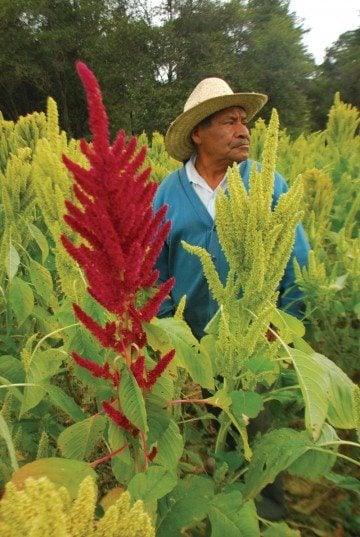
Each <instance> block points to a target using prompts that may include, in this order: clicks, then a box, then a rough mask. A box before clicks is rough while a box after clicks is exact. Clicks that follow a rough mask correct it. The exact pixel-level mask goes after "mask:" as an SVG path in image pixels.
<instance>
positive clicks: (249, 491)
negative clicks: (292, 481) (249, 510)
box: [243, 429, 312, 499]
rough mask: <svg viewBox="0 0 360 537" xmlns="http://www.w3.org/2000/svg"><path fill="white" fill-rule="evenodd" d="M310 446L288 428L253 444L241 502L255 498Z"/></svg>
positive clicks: (272, 433)
mask: <svg viewBox="0 0 360 537" xmlns="http://www.w3.org/2000/svg"><path fill="white" fill-rule="evenodd" d="M311 446H312V444H311V442H310V439H309V438H308V436H307V434H306V433H305V434H304V433H300V432H298V431H294V430H292V429H276V430H273V431H271V432H269V433H266V434H265V435H264V436H262V438H261V439H260V440H259V441H258V442H257V443H255V445H254V450H253V457H252V459H251V462H250V464H249V467H248V471H247V472H246V474H245V487H244V490H243V494H244V498H245V499H249V498H250V499H253V498H255V497H256V496H257V495H258V494H259V492H261V490H262V489H263V488H264V487H265V486H266V485H268V484H269V483H272V482H273V481H274V479H275V478H276V476H277V475H278V474H279V473H280V472H282V471H283V470H286V468H288V467H289V466H290V465H291V464H292V463H293V462H294V461H296V459H298V458H299V457H300V456H301V455H303V454H304V453H305V452H306V451H307V450H308V449H309V448H310V447H311Z"/></svg>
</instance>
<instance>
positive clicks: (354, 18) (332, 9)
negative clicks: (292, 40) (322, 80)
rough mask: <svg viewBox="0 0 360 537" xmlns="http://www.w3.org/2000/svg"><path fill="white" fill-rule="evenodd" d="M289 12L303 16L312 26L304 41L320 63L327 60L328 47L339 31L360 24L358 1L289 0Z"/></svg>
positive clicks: (341, 31) (335, 39) (304, 21)
mask: <svg viewBox="0 0 360 537" xmlns="http://www.w3.org/2000/svg"><path fill="white" fill-rule="evenodd" d="M289 7H290V9H289V11H290V12H293V11H294V12H295V13H296V15H297V16H298V17H300V18H301V19H304V20H303V22H302V26H303V28H304V29H309V32H308V33H307V34H305V35H304V36H303V43H304V45H305V47H306V48H307V50H308V52H310V53H311V54H312V55H313V56H314V58H315V62H316V63H317V64H321V63H322V62H323V60H324V56H325V49H326V48H327V47H330V46H331V45H332V44H333V43H334V42H335V41H337V39H338V37H339V36H340V34H343V33H344V32H347V31H348V30H355V29H356V28H358V27H359V26H360V1H359V0H336V1H335V0H290V6H289Z"/></svg>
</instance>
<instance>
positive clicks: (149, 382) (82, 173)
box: [61, 62, 175, 435]
mask: <svg viewBox="0 0 360 537" xmlns="http://www.w3.org/2000/svg"><path fill="white" fill-rule="evenodd" d="M76 69H77V72H78V74H79V76H80V78H81V80H82V83H83V85H84V88H85V92H86V96H87V102H88V110H89V127H90V131H91V134H92V142H87V141H85V140H81V141H80V149H81V151H82V153H83V154H84V155H85V157H86V158H87V160H88V163H89V166H87V167H83V166H81V165H80V164H78V163H76V162H73V161H72V160H71V159H70V158H69V157H67V156H63V162H64V164H65V166H66V167H67V168H68V170H69V171H70V172H71V173H72V174H73V176H74V180H75V184H74V188H73V194H74V197H75V200H74V201H70V200H67V201H66V209H67V214H66V215H65V216H64V219H65V221H66V223H67V224H68V226H69V227H70V228H71V229H72V230H73V231H74V232H75V233H77V234H78V235H79V236H80V238H81V239H82V243H80V244H78V243H77V242H76V244H75V243H73V242H72V241H71V239H70V238H69V237H66V236H62V237H61V240H62V244H63V246H64V248H65V249H66V250H67V251H68V253H69V254H70V256H72V258H73V259H74V260H75V261H76V262H77V263H78V264H79V266H80V268H81V269H82V271H83V273H84V276H85V278H86V281H87V285H88V292H89V294H90V295H91V296H92V297H93V298H94V299H95V300H96V301H97V302H98V303H99V304H100V305H101V306H102V307H103V308H104V310H105V311H106V312H107V315H108V320H107V322H106V323H105V326H102V325H101V324H99V322H98V321H97V320H95V319H94V318H93V317H91V315H89V314H88V313H86V312H85V311H84V310H83V308H82V307H81V306H80V305H77V304H74V305H73V307H74V312H75V315H76V316H77V318H78V319H79V321H80V322H81V323H82V324H83V325H84V326H85V327H86V328H87V329H88V330H89V332H90V333H91V334H92V335H93V336H94V337H96V339H97V340H98V341H99V342H100V343H101V345H102V346H103V347H104V348H107V349H112V350H113V351H114V352H115V353H117V354H119V355H121V356H122V358H123V359H124V360H125V362H126V363H127V365H128V366H129V367H130V370H131V372H132V374H133V375H134V377H135V379H136V381H137V383H138V386H139V387H140V389H141V390H145V391H149V390H151V388H152V387H153V385H154V384H155V382H156V381H157V379H158V378H159V377H160V375H161V374H162V373H163V372H164V370H165V369H166V367H167V366H168V364H169V362H170V361H171V359H172V358H173V356H174V352H175V351H170V352H169V353H168V354H166V356H164V357H162V358H160V359H159V362H158V363H157V364H156V365H155V367H154V368H153V369H152V370H151V371H147V369H146V365H145V359H144V356H143V355H142V353H141V349H142V348H143V347H144V346H145V345H146V333H145V330H144V328H143V323H145V322H150V321H151V319H152V318H153V317H154V316H155V315H156V314H157V312H158V310H159V308H160V306H161V303H162V302H163V301H164V299H165V298H166V296H167V295H168V294H169V292H170V290H171V288H172V286H173V283H174V282H173V279H169V280H167V281H166V282H164V283H162V284H161V285H159V287H158V288H157V289H154V290H153V292H152V293H151V297H150V298H149V299H148V300H147V301H146V302H145V303H144V302H143V301H142V299H141V297H142V296H143V294H144V293H143V291H144V290H145V291H146V292H148V291H149V290H150V289H151V288H152V287H153V286H154V285H155V284H156V281H157V278H158V271H157V269H156V268H155V261H156V259H157V257H158V256H159V254H160V251H161V248H162V246H163V243H164V240H165V238H166V236H167V234H168V232H169V229H170V223H169V222H164V220H165V213H166V207H165V206H164V207H162V208H160V209H159V211H158V212H157V213H154V211H153V209H152V202H153V198H154V195H155V191H156V188H157V186H156V184H155V183H153V182H151V181H150V179H149V178H150V169H149V168H145V169H144V167H143V164H144V160H145V156H146V148H145V147H143V148H141V149H140V150H138V148H137V143H136V139H135V138H134V137H132V138H131V139H130V140H129V141H127V140H126V135H125V133H124V132H123V131H120V132H119V134H118V136H117V138H116V139H115V142H114V143H113V145H112V146H111V145H110V140H109V121H108V118H107V114H106V111H105V107H104V104H103V101H102V95H101V91H100V87H99V84H98V82H97V80H96V78H95V76H94V75H93V73H92V72H91V71H90V70H89V69H88V67H87V66H86V65H85V64H84V63H82V62H77V63H76ZM134 347H135V348H137V349H138V351H137V353H136V355H135V353H134V352H131V349H132V348H134ZM73 359H74V361H75V362H76V363H77V364H78V365H80V366H81V367H83V368H85V369H86V370H88V371H89V372H90V373H91V374H92V375H93V376H94V377H98V378H102V379H104V381H107V382H111V384H112V386H113V388H114V389H115V391H116V395H115V396H114V397H113V398H112V399H111V400H110V401H103V402H102V407H103V409H104V412H105V413H106V414H107V415H108V416H109V418H110V419H111V420H112V421H113V422H114V423H116V424H117V425H118V426H119V427H121V428H123V429H125V430H126V431H128V432H130V433H131V434H132V435H136V434H138V430H137V429H136V427H134V426H133V424H131V423H130V421H129V420H128V418H127V417H126V416H125V415H124V414H123V413H122V411H121V402H120V408H119V409H117V408H116V407H114V406H113V403H114V401H119V395H121V394H119V393H118V387H119V379H120V376H121V365H119V364H118V362H117V361H115V360H114V364H117V365H116V366H115V365H114V367H113V366H112V365H111V363H112V362H111V361H110V364H109V363H108V362H106V363H105V364H104V365H99V364H97V363H95V362H92V361H91V360H88V359H86V358H83V357H82V356H80V355H79V354H77V353H76V352H74V353H73ZM115 406H116V404H115Z"/></svg>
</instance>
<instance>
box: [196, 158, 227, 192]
mask: <svg viewBox="0 0 360 537" xmlns="http://www.w3.org/2000/svg"><path fill="white" fill-rule="evenodd" d="M195 168H196V169H197V171H198V173H199V174H200V175H201V177H202V178H203V179H204V180H205V181H206V182H207V184H208V185H209V186H210V188H212V189H213V190H215V189H216V188H217V187H218V186H219V184H220V183H221V181H222V180H223V179H224V177H225V174H226V172H227V169H228V164H227V163H224V162H214V161H211V160H207V159H204V158H202V157H199V156H197V157H196V160H195Z"/></svg>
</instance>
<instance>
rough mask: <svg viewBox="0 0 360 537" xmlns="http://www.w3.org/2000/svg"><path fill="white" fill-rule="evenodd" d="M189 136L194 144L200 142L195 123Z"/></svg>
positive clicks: (197, 127) (197, 126)
mask: <svg viewBox="0 0 360 537" xmlns="http://www.w3.org/2000/svg"><path fill="white" fill-rule="evenodd" d="M190 138H191V139H192V141H193V144H194V145H198V144H199V143H200V136H199V125H196V127H194V128H193V130H192V131H191V134H190Z"/></svg>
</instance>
